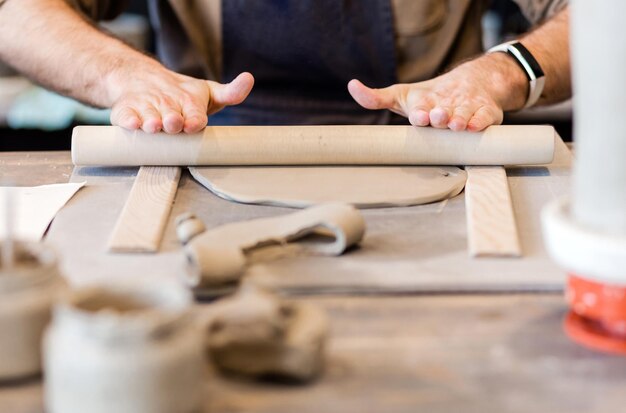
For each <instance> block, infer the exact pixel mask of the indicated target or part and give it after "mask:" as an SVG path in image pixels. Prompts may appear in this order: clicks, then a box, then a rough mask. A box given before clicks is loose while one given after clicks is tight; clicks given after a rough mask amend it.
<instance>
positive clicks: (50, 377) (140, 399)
mask: <svg viewBox="0 0 626 413" xmlns="http://www.w3.org/2000/svg"><path fill="white" fill-rule="evenodd" d="M191 302H192V298H191V296H190V294H189V292H187V291H186V290H185V289H184V288H183V287H180V286H178V285H163V284H155V285H152V286H133V287H131V286H123V287H122V286H118V287H113V286H107V287H90V288H85V289H81V290H76V291H74V292H72V293H71V294H70V295H68V297H67V299H66V300H64V301H63V302H61V303H59V304H58V305H57V306H56V308H55V310H54V317H53V322H52V324H51V326H50V328H49V330H48V332H47V335H46V338H45V342H44V358H45V369H46V376H45V389H44V390H45V402H46V409H47V410H46V411H48V412H51V413H105V412H106V413H110V412H116V413H191V412H195V411H197V410H199V409H200V406H201V404H202V398H203V397H202V389H203V385H204V380H203V379H204V373H205V368H206V367H205V366H206V364H205V358H204V350H203V338H202V332H201V329H200V328H199V327H198V326H197V325H196V324H195V322H194V320H193V318H192V316H191Z"/></svg>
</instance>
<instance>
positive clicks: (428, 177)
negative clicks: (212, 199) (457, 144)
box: [189, 166, 466, 208]
mask: <svg viewBox="0 0 626 413" xmlns="http://www.w3.org/2000/svg"><path fill="white" fill-rule="evenodd" d="M189 171H190V172H191V175H192V176H193V177H194V178H195V179H196V180H197V181H198V182H200V183H201V184H202V185H203V186H205V187H206V188H208V189H209V190H210V191H211V192H213V193H214V194H216V195H218V196H220V197H222V198H224V199H227V200H230V201H235V202H241V203H244V204H260V205H273V206H285V207H291V208H305V207H308V206H311V205H315V204H320V203H324V202H345V203H348V204H352V205H354V206H356V207H357V208H378V207H392V206H409V205H418V204H425V203H429V202H436V201H440V200H443V199H446V198H450V197H453V196H455V195H458V194H459V193H460V192H461V191H462V190H463V187H464V186H465V180H466V174H465V171H463V170H462V169H459V168H457V167H434V166H411V167H399V166H373V167H372V166H314V167H307V166H298V167H289V166H281V167H190V168H189Z"/></svg>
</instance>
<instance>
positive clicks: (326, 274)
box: [47, 138, 572, 294]
mask: <svg viewBox="0 0 626 413" xmlns="http://www.w3.org/2000/svg"><path fill="white" fill-rule="evenodd" d="M557 141H558V142H557V144H556V155H555V159H554V161H553V162H552V163H551V164H549V165H544V166H532V167H515V168H508V169H507V176H508V181H509V187H510V190H511V197H512V200H513V206H514V210H515V216H516V220H517V225H518V229H519V236H520V241H521V246H522V253H523V256H522V257H521V258H488V257H487V258H470V257H469V254H468V242H467V229H466V213H465V204H464V194H461V195H459V196H457V197H455V198H453V199H450V200H448V201H444V202H439V203H433V204H429V205H421V206H415V207H407V208H381V209H371V210H364V211H363V215H364V217H365V220H366V223H367V231H366V236H365V239H364V241H363V242H362V243H361V245H360V247H359V248H357V249H355V250H353V251H350V252H349V253H347V254H345V255H344V256H342V257H315V256H306V257H284V258H281V259H277V260H273V261H270V262H265V263H261V264H256V265H254V266H252V267H251V268H250V270H249V273H250V275H249V276H250V277H254V280H255V281H256V282H259V283H261V284H264V285H268V286H270V287H272V288H275V289H278V290H281V291H285V292H291V293H304V294H319V293H350V294H359V293H367V294H371V293H410V292H468V291H499V292H506V291H560V290H561V289H562V288H563V282H564V279H565V273H564V271H563V270H562V269H560V268H559V267H558V266H556V265H555V264H553V263H552V262H551V260H550V259H549V257H548V255H547V253H546V251H545V249H544V247H543V243H542V239H541V225H540V211H541V208H542V207H543V206H544V205H545V204H546V203H548V202H549V201H551V200H553V199H555V198H556V197H560V196H564V195H566V194H567V193H568V191H569V178H570V173H571V160H572V156H571V153H570V151H569V150H568V149H567V147H566V146H565V144H564V143H563V142H562V140H561V139H560V138H557ZM136 172H137V168H95V167H82V168H75V169H74V171H73V174H72V177H71V180H72V181H76V182H80V181H86V182H87V187H86V188H84V189H83V190H81V192H80V193H78V194H77V195H76V196H75V197H74V198H73V199H72V200H71V201H70V203H69V204H68V205H67V206H66V207H65V208H64V209H63V210H62V211H61V212H60V213H59V214H58V216H57V217H56V219H55V221H54V223H53V225H52V227H51V229H50V231H49V234H48V237H47V242H48V243H49V244H51V245H53V246H54V247H55V248H57V249H58V250H59V251H60V253H61V254H62V256H63V269H64V271H65V274H66V276H67V277H68V278H69V279H70V280H71V281H72V282H73V283H76V284H83V283H88V282H92V281H99V280H110V279H113V278H115V279H124V280H128V279H137V278H144V277H145V278H147V279H149V280H150V281H152V282H157V281H158V280H163V279H171V278H176V277H180V276H181V274H183V272H184V271H186V263H185V258H184V255H183V254H182V250H181V248H180V245H179V243H178V241H177V240H176V237H175V231H174V224H173V221H174V218H175V217H176V216H177V215H179V214H181V213H183V212H187V211H190V212H193V213H195V214H196V215H198V216H199V217H200V218H201V219H202V220H204V222H205V223H206V225H207V227H208V228H211V227H214V226H217V225H220V224H224V223H228V222H233V221H241V220H246V219H253V218H258V217H267V216H274V215H279V214H285V213H290V212H293V211H294V210H291V209H286V208H277V207H268V206H256V205H243V204H236V203H233V202H229V201H226V200H223V199H221V198H218V197H217V196H215V195H213V194H212V193H210V192H209V191H208V190H206V189H205V188H204V187H202V186H201V185H199V184H198V183H197V182H195V181H194V180H193V179H192V178H191V177H190V175H189V174H188V173H187V172H186V171H185V172H184V173H183V176H182V178H181V181H180V185H179V189H178V193H177V195H176V200H175V203H174V206H173V210H172V215H171V216H170V219H169V223H168V224H167V226H166V230H165V235H164V239H163V242H162V244H161V248H160V250H159V251H158V252H157V253H155V254H113V253H110V252H108V251H107V241H108V239H109V237H110V235H111V231H112V229H113V227H114V225H115V222H116V220H117V218H118V216H119V214H120V211H121V210H122V207H123V205H124V202H125V200H126V198H127V196H128V193H129V191H130V189H131V187H132V184H133V180H134V177H135V175H136Z"/></svg>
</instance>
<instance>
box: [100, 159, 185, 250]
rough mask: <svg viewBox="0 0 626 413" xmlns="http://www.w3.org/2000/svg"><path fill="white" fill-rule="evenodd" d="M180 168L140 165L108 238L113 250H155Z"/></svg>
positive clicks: (167, 213) (163, 226)
mask: <svg viewBox="0 0 626 413" xmlns="http://www.w3.org/2000/svg"><path fill="white" fill-rule="evenodd" d="M180 173H181V170H180V168H179V167H174V166H169V167H168V166H161V167H157V166H143V167H141V168H139V172H138V173H137V177H136V178H135V183H134V184H133V187H132V189H131V191H130V194H129V195H128V199H127V200H126V204H125V205H124V209H123V210H122V213H121V214H120V216H119V218H118V220H117V223H116V224H115V228H114V229H113V233H112V234H111V239H110V240H109V250H110V251H112V252H156V251H158V249H159V244H160V243H161V239H162V238H163V231H164V230H165V225H166V223H167V220H168V218H169V216H170V211H171V209H172V204H173V203H174V197H175V195H176V189H177V188H178V181H179V180H180Z"/></svg>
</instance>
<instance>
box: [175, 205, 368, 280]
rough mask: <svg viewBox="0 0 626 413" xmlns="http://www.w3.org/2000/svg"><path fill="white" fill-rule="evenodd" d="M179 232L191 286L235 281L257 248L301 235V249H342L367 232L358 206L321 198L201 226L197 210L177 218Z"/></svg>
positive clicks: (336, 252)
mask: <svg viewBox="0 0 626 413" xmlns="http://www.w3.org/2000/svg"><path fill="white" fill-rule="evenodd" d="M177 222H178V226H177V234H178V236H179V240H180V241H181V242H183V243H184V244H186V245H185V254H186V256H187V260H188V264H189V266H188V268H189V270H188V274H186V278H185V282H186V284H187V285H188V286H190V287H192V288H201V289H207V288H208V289H211V288H223V287H225V286H226V287H227V286H234V285H236V284H237V283H238V282H239V279H240V278H241V276H242V275H243V273H244V271H245V268H246V265H247V264H248V257H249V255H250V254H251V253H252V252H253V251H254V250H256V249H260V248H263V247H267V246H271V245H286V244H290V245H292V243H294V242H296V241H297V248H298V252H299V253H302V254H319V255H341V254H343V252H344V251H345V250H346V249H347V248H349V247H350V246H353V245H356V244H357V243H358V242H359V241H361V239H362V238H363V235H364V233H365V221H364V220H363V217H362V216H361V214H360V213H359V211H358V210H356V209H355V208H354V207H352V206H350V205H346V204H323V205H319V206H315V207H311V208H308V209H305V210H303V211H299V212H296V213H293V214H289V215H285V216H279V217H272V218H263V219H256V220H251V221H243V222H236V223H231V224H226V225H223V226H221V227H217V228H214V229H211V230H208V231H204V232H202V231H201V230H202V228H203V225H202V223H201V221H200V220H199V219H198V218H196V217H194V216H193V215H186V216H184V217H182V218H179V219H178V220H177Z"/></svg>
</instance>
